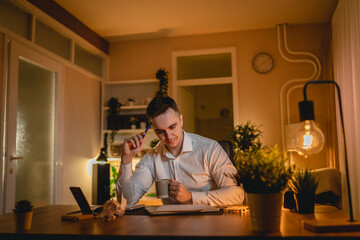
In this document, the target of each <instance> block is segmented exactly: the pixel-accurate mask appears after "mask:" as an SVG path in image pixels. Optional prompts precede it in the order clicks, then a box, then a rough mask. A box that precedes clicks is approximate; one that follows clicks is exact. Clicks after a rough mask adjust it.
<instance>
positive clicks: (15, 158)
mask: <svg viewBox="0 0 360 240" xmlns="http://www.w3.org/2000/svg"><path fill="white" fill-rule="evenodd" d="M21 159H24V157H14V156H11V157H10V161H15V160H21Z"/></svg>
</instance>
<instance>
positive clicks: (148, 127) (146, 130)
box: [128, 123, 151, 148]
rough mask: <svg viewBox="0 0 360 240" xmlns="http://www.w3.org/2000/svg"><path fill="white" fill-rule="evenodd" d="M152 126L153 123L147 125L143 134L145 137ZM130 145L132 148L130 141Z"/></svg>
mask: <svg viewBox="0 0 360 240" xmlns="http://www.w3.org/2000/svg"><path fill="white" fill-rule="evenodd" d="M150 126H151V123H150V124H149V125H148V126H147V127H146V129H145V132H144V134H143V135H142V137H143V138H144V137H145V135H146V133H147V132H148V131H149V129H150ZM128 145H129V148H131V142H128Z"/></svg>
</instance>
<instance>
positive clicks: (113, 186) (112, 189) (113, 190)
mask: <svg viewBox="0 0 360 240" xmlns="http://www.w3.org/2000/svg"><path fill="white" fill-rule="evenodd" d="M117 175H118V171H116V168H115V167H114V166H111V176H112V178H111V179H110V197H111V198H114V197H116V178H117Z"/></svg>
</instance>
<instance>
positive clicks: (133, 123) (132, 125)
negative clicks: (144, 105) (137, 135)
mask: <svg viewBox="0 0 360 240" xmlns="http://www.w3.org/2000/svg"><path fill="white" fill-rule="evenodd" d="M138 122H139V120H138V119H137V118H135V117H130V119H129V124H130V128H131V129H136V124H137V123H138Z"/></svg>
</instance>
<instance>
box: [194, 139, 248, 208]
mask: <svg viewBox="0 0 360 240" xmlns="http://www.w3.org/2000/svg"><path fill="white" fill-rule="evenodd" d="M205 161H208V166H209V171H210V174H211V176H212V177H213V179H214V181H215V183H216V185H217V187H218V189H216V190H212V191H208V192H207V193H201V192H193V193H192V197H193V203H194V204H209V205H211V206H225V205H241V204H242V203H243V200H244V190H243V188H241V187H239V186H237V183H236V180H235V178H234V176H235V175H236V173H237V171H236V169H235V167H234V165H233V164H232V162H231V161H230V159H229V157H228V155H227V154H226V152H225V151H224V150H223V149H222V147H221V146H220V145H219V144H218V143H217V142H215V144H214V145H213V146H212V149H211V153H210V154H209V157H208V159H205Z"/></svg>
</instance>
